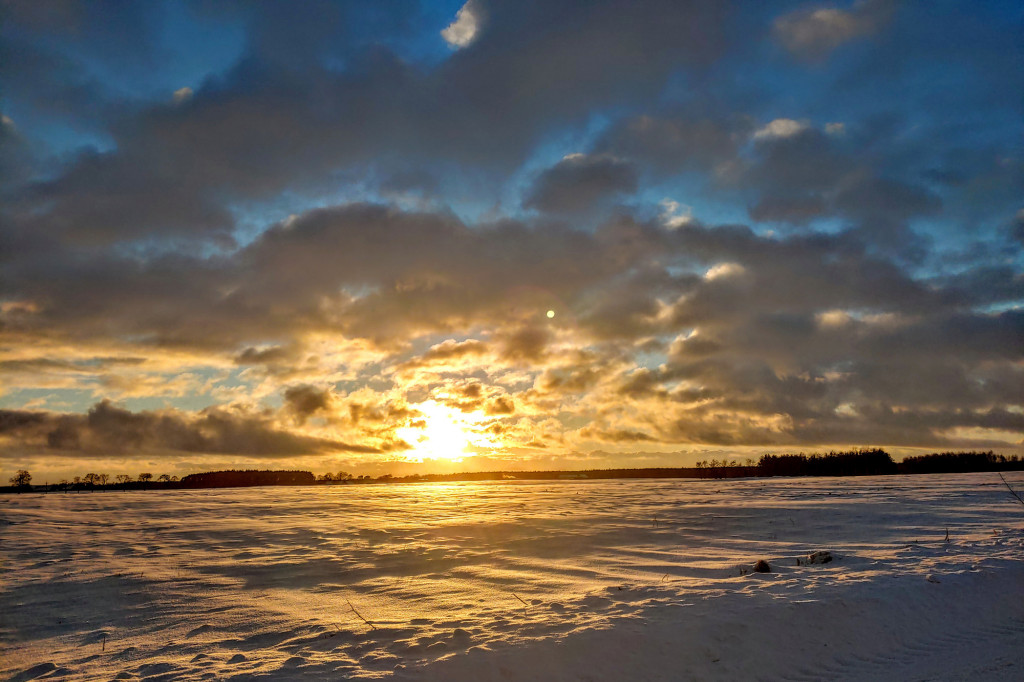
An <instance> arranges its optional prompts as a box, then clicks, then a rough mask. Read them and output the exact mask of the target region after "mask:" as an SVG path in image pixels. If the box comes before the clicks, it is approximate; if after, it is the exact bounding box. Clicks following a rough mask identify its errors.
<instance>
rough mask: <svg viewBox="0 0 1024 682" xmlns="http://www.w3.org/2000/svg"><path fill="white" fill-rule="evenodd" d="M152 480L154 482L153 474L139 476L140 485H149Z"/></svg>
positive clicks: (145, 473)
mask: <svg viewBox="0 0 1024 682" xmlns="http://www.w3.org/2000/svg"><path fill="white" fill-rule="evenodd" d="M152 480H153V474H151V473H149V472H144V473H141V474H139V483H149V482H150V481H152Z"/></svg>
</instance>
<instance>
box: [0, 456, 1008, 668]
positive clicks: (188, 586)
mask: <svg viewBox="0 0 1024 682" xmlns="http://www.w3.org/2000/svg"><path fill="white" fill-rule="evenodd" d="M1007 480H1008V481H1009V482H1010V483H1011V485H1012V486H1013V487H1014V488H1015V489H1018V490H1019V489H1020V488H1024V477H1022V475H1021V473H1020V472H1014V473H1012V474H1010V475H1008V476H1007ZM0 504H2V506H0V559H2V582H0V677H3V678H5V679H6V678H9V679H13V680H29V679H52V678H60V679H75V680H92V679H146V680H159V679H176V680H177V679H181V680H201V679H217V680H224V679H239V680H248V679H271V680H278V679H279V680H292V679H296V680H299V679H301V680H305V679H311V680H316V679H325V680H326V679H330V680H337V679H346V678H347V679H376V678H393V679H400V680H405V679H408V680H427V679H429V680H506V679H508V680H542V679H551V680H626V679H645V680H655V679H664V680H687V679H694V680H706V679H722V680H727V679H766V680H783V679H785V680H815V679H823V678H827V679H849V680H872V679H878V680H883V679H904V680H959V679H965V680H966V679H991V680H1019V679H1024V659H1021V657H1020V655H1019V654H1020V652H1021V651H1024V506H1021V505H1020V504H1019V503H1018V502H1017V501H1016V500H1015V499H1014V498H1013V497H1012V496H1011V495H1010V493H1009V491H1007V489H1006V487H1005V486H1004V485H1003V483H1002V481H1000V479H999V477H998V476H997V475H996V474H963V475H932V476H891V477H863V478H842V479H839V478H802V479H780V478H774V479H747V480H728V481H698V480H671V481H664V480H615V481H600V482H598V481H567V482H516V481H508V482H495V483H456V484H416V485H375V486H333V487H325V486H319V487H298V488H247V489H230V490H203V491H166V492H157V491H134V492H101V493H100V492H97V493H81V494H75V493H71V494H49V495H43V494H25V495H9V496H5V497H4V498H3V499H2V500H0ZM816 551H827V552H829V553H830V556H831V558H832V560H831V561H829V562H828V563H808V561H807V558H808V555H809V554H811V553H812V552H816ZM819 556H820V555H819ZM759 559H764V560H766V561H767V562H768V564H769V565H770V567H771V572H769V573H756V572H754V571H753V570H752V569H753V565H754V563H755V561H757V560H759Z"/></svg>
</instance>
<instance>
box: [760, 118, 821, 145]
mask: <svg viewBox="0 0 1024 682" xmlns="http://www.w3.org/2000/svg"><path fill="white" fill-rule="evenodd" d="M807 127H808V126H807V123H806V122H804V121H794V120H793V119H791V118H777V119H775V120H774V121H771V122H770V123H768V124H767V125H765V126H764V127H763V128H759V129H758V130H756V131H754V139H755V140H766V139H773V138H779V137H793V136H794V135H799V134H800V133H802V132H803V131H805V130H807Z"/></svg>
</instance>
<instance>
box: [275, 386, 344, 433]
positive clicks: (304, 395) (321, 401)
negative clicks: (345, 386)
mask: <svg viewBox="0 0 1024 682" xmlns="http://www.w3.org/2000/svg"><path fill="white" fill-rule="evenodd" d="M284 402H285V405H286V407H287V409H288V411H289V412H291V413H292V414H293V415H294V417H295V421H296V422H297V423H298V424H300V425H302V424H305V423H306V420H307V419H309V418H310V417H312V416H314V415H316V414H320V413H323V414H327V413H329V412H330V410H331V407H332V405H333V403H334V399H333V397H332V395H331V392H330V391H327V390H324V389H320V388H316V387H315V386H290V387H288V388H286V389H285V391H284Z"/></svg>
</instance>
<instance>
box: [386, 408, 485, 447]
mask: <svg viewBox="0 0 1024 682" xmlns="http://www.w3.org/2000/svg"><path fill="white" fill-rule="evenodd" d="M414 407H415V408H416V410H417V411H418V412H419V413H420V414H421V415H423V419H422V422H414V424H413V425H410V426H404V427H402V428H400V429H397V430H396V431H395V433H396V435H398V437H399V438H401V439H402V440H404V441H405V442H406V443H409V444H410V445H411V446H412V448H410V450H409V452H408V455H409V457H410V458H411V459H416V460H423V459H447V460H453V461H458V460H461V459H462V458H463V457H465V456H466V455H467V454H469V453H468V452H467V450H468V449H469V448H471V447H476V448H489V447H493V446H494V443H493V442H492V441H491V439H490V437H489V436H488V435H487V434H483V433H480V432H479V431H478V430H477V429H476V428H475V427H476V425H477V424H478V422H479V421H480V420H481V418H482V417H483V415H481V414H477V413H468V414H467V413H463V412H461V411H459V410H456V409H454V408H452V407H448V406H447V405H443V404H441V403H439V402H437V401H435V400H427V401H425V402H422V403H420V404H418V405H415V406H414Z"/></svg>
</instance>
